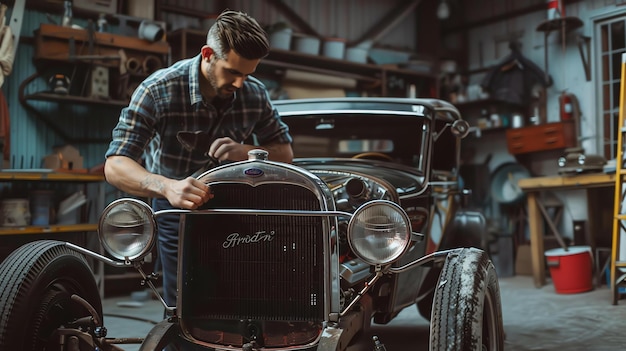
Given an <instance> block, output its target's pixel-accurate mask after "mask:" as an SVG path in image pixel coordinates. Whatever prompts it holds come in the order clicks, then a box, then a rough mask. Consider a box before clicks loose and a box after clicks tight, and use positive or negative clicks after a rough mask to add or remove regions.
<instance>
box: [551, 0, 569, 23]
mask: <svg viewBox="0 0 626 351" xmlns="http://www.w3.org/2000/svg"><path fill="white" fill-rule="evenodd" d="M547 3H548V20H553V19H557V18H561V17H565V7H563V3H562V2H561V0H547Z"/></svg>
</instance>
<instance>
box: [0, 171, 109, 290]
mask: <svg viewBox="0 0 626 351" xmlns="http://www.w3.org/2000/svg"><path fill="white" fill-rule="evenodd" d="M0 182H4V183H13V184H16V183H24V182H34V183H44V182H50V183H63V184H67V185H79V186H82V187H83V189H82V191H83V192H84V194H85V196H86V197H87V198H88V199H89V201H90V202H91V209H90V211H94V212H93V213H98V214H99V213H100V212H101V211H102V210H104V205H105V184H106V182H105V178H104V175H103V174H95V173H79V172H55V171H53V170H50V169H10V170H2V171H0ZM88 184H93V185H92V186H91V187H88V186H87V185H88ZM25 188H26V187H25ZM13 190H14V191H15V189H13ZM18 190H20V191H23V190H24V189H21V187H20V189H18ZM35 190H36V189H35ZM28 195H29V194H28V193H26V194H23V193H21V194H20V196H24V197H28ZM90 211H87V209H86V208H83V209H82V213H80V218H79V219H80V221H79V222H78V223H68V224H65V223H58V224H57V223H50V224H47V225H27V226H19V227H17V226H16V227H0V237H1V238H2V253H3V254H5V253H6V251H7V250H9V252H10V251H13V250H14V249H16V248H17V247H18V246H20V245H22V244H23V243H24V242H25V241H31V240H38V239H44V238H45V239H57V238H59V235H60V234H70V233H73V234H78V235H79V236H78V237H76V236H74V238H75V239H76V240H78V241H84V244H85V245H86V244H87V243H90V242H91V243H93V242H94V241H93V240H91V239H90V238H91V237H92V236H93V234H94V233H95V232H96V231H97V230H98V225H97V224H96V223H90V222H94V220H93V219H92V218H89V217H90V216H89V213H88V212H90ZM77 219H78V218H77ZM58 240H64V241H67V240H66V238H63V239H58ZM96 242H97V240H96ZM98 246H99V244H98ZM92 249H94V250H96V251H101V248H100V247H95V248H93V247H92ZM4 258H5V257H0V260H1V259H4ZM94 265H95V266H94V267H93V268H94V271H95V273H94V274H95V276H96V281H97V283H98V285H99V289H100V294H101V296H103V295H104V264H103V263H102V262H95V263H94Z"/></svg>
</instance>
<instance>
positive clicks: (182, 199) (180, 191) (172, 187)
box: [165, 177, 213, 210]
mask: <svg viewBox="0 0 626 351" xmlns="http://www.w3.org/2000/svg"><path fill="white" fill-rule="evenodd" d="M165 197H166V198H167V200H168V201H169V202H170V204H172V206H174V207H179V208H184V209H188V210H194V209H196V208H198V207H200V206H201V205H202V204H204V203H205V202H207V201H209V200H210V199H212V198H213V194H212V193H211V189H210V188H209V186H208V185H206V184H204V183H203V182H201V181H199V180H197V179H195V178H192V177H187V178H185V179H183V180H175V181H172V182H170V183H169V184H168V185H167V189H166V190H165Z"/></svg>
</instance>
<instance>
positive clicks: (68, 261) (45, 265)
mask: <svg viewBox="0 0 626 351" xmlns="http://www.w3.org/2000/svg"><path fill="white" fill-rule="evenodd" d="M74 294H75V295H78V296H80V297H81V298H83V299H84V300H86V301H87V302H88V303H89V304H91V306H92V307H93V308H94V310H95V311H96V313H98V318H102V302H101V300H100V294H99V290H98V287H97V285H96V282H95V280H94V276H93V273H92V271H91V268H89V265H88V264H87V261H86V260H85V258H84V257H83V256H82V255H81V254H79V253H77V252H75V251H73V250H71V249H69V248H67V247H66V246H65V243H63V242H60V241H53V240H41V241H34V242H30V243H27V244H25V245H23V246H21V247H20V248H18V249H17V250H15V251H13V252H12V253H11V254H10V255H9V256H8V257H7V258H6V259H5V260H4V261H3V262H2V264H0V350H20V351H38V350H43V349H46V350H54V349H58V343H57V344H56V346H54V340H52V339H53V335H54V334H55V332H56V330H57V328H59V327H61V326H65V327H67V324H68V323H69V322H72V321H74V320H76V319H78V318H81V317H85V316H90V315H91V314H90V313H89V311H88V310H87V309H86V308H85V307H84V306H83V305H81V304H80V303H77V302H75V301H74V300H72V299H71V296H72V295H74ZM100 322H101V323H102V321H100Z"/></svg>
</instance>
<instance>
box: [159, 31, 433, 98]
mask: <svg viewBox="0 0 626 351" xmlns="http://www.w3.org/2000/svg"><path fill="white" fill-rule="evenodd" d="M167 40H168V41H169V42H170V45H171V47H172V60H173V61H177V60H180V59H183V58H189V57H193V56H195V55H198V54H199V52H200V48H201V47H202V45H204V44H205V42H206V32H204V31H200V30H195V29H178V30H175V31H173V32H171V33H168V35H167ZM288 69H293V70H301V71H305V72H310V73H317V74H320V75H328V76H332V77H341V78H349V79H355V80H356V81H357V83H358V84H357V88H356V90H358V91H360V92H364V93H368V94H370V95H373V96H396V97H399V96H402V97H405V96H407V92H408V87H409V86H410V85H415V86H416V94H417V96H418V97H437V94H438V91H439V88H438V84H439V83H438V79H437V76H436V75H435V74H434V73H428V72H421V71H414V70H410V69H406V68H400V67H391V66H379V65H374V64H369V63H359V62H352V61H348V60H341V59H335V58H329V57H325V56H322V55H311V54H307V53H302V52H297V51H293V50H282V49H275V48H273V49H271V51H270V53H269V55H268V56H267V57H266V58H264V59H263V60H261V63H260V64H259V67H258V69H257V74H256V75H255V76H257V77H259V76H260V75H266V76H267V77H270V78H272V79H274V80H279V81H280V80H281V79H282V77H283V75H284V73H285V71H286V70H288ZM394 78H395V80H396V81H402V84H403V87H400V88H399V87H395V88H394V87H391V86H390V84H388V83H389V82H390V81H391V80H392V79H394Z"/></svg>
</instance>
